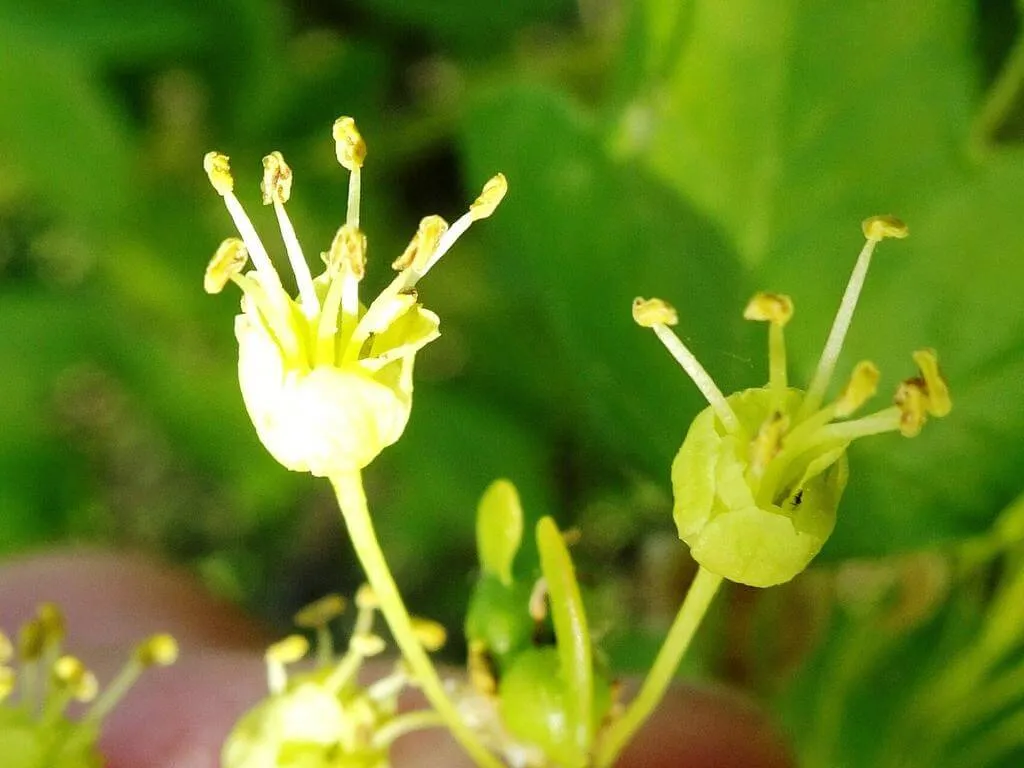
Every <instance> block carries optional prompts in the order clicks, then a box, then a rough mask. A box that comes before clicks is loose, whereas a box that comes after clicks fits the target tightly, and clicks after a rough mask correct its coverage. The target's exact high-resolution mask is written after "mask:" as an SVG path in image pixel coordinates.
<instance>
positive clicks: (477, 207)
mask: <svg viewBox="0 0 1024 768" xmlns="http://www.w3.org/2000/svg"><path fill="white" fill-rule="evenodd" d="M506 192H508V181H506V180H505V174H503V173H499V174H496V175H494V176H492V177H491V178H490V179H488V181H487V183H486V184H484V188H483V189H482V190H481V191H480V196H479V197H477V199H476V200H474V201H473V204H472V205H470V206H469V213H470V216H471V217H472V219H473V221H480V219H486V218H487V217H488V216H490V215H491V214H492V213H494V210H495V208H497V207H498V204H499V203H500V202H501V201H502V200H503V199H504V198H505V193H506Z"/></svg>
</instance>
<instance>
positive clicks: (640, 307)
mask: <svg viewBox="0 0 1024 768" xmlns="http://www.w3.org/2000/svg"><path fill="white" fill-rule="evenodd" d="M633 320H635V321H636V323H637V325H641V326H643V327H644V328H653V327H654V326H655V325H675V324H676V323H678V322H679V315H678V314H677V313H676V309H675V307H673V306H672V305H671V304H669V303H668V302H667V301H662V300H661V299H644V298H642V297H640V296H637V297H636V298H635V299H633Z"/></svg>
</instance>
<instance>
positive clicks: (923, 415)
mask: <svg viewBox="0 0 1024 768" xmlns="http://www.w3.org/2000/svg"><path fill="white" fill-rule="evenodd" d="M893 402H895V403H896V406H897V407H898V408H899V409H900V434H902V435H903V436H904V437H915V436H916V435H917V434H918V433H919V432H920V431H921V427H923V426H924V423H925V422H926V421H927V420H928V414H927V409H928V393H927V392H926V391H925V383H924V380H923V379H907V380H906V381H904V382H903V383H902V384H900V385H899V387H898V388H897V389H896V397H895V398H893Z"/></svg>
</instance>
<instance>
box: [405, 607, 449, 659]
mask: <svg viewBox="0 0 1024 768" xmlns="http://www.w3.org/2000/svg"><path fill="white" fill-rule="evenodd" d="M412 631H413V633H414V634H415V635H416V638H417V639H418V640H419V641H420V644H421V645H422V646H423V647H424V648H425V649H426V650H427V651H428V652H430V653H433V652H434V651H439V650H441V649H442V648H443V647H444V644H445V643H446V642H448V633H447V632H446V631H445V628H444V627H443V626H442V625H440V624H438V623H437V622H436V621H432V620H431V619H421V618H418V617H416V616H413V617H412Z"/></svg>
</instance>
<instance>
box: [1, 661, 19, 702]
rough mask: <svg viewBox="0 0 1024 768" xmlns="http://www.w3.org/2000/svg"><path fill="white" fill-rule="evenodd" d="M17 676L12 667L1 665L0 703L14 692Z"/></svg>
mask: <svg viewBox="0 0 1024 768" xmlns="http://www.w3.org/2000/svg"><path fill="white" fill-rule="evenodd" d="M16 682H17V676H16V675H15V674H14V670H13V669H11V668H10V667H0V703H3V701H4V700H5V699H6V698H7V697H8V696H10V695H11V693H13V692H14V686H15V683H16Z"/></svg>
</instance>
